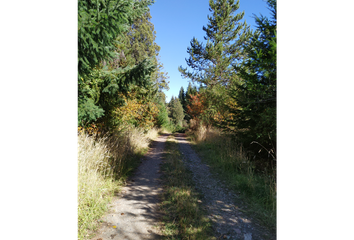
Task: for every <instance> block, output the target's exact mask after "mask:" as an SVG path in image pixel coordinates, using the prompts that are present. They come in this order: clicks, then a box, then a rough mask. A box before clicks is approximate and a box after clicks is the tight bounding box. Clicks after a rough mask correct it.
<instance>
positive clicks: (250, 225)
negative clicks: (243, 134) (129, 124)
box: [91, 134, 276, 240]
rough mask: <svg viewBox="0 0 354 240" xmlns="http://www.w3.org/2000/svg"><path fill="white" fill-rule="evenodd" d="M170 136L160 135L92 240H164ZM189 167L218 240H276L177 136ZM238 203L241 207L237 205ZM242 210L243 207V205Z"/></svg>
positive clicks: (182, 136)
mask: <svg viewBox="0 0 354 240" xmlns="http://www.w3.org/2000/svg"><path fill="white" fill-rule="evenodd" d="M167 137H168V135H162V136H160V137H159V138H158V139H157V140H156V141H155V142H154V143H153V145H152V148H151V150H150V151H149V152H148V153H147V155H146V156H145V158H144V160H143V162H142V164H141V165H140V166H139V168H138V169H137V171H136V172H135V174H134V175H133V176H132V177H131V178H130V179H129V181H128V184H127V185H126V186H125V187H124V188H123V190H122V192H121V193H120V195H119V196H118V198H117V199H116V200H114V201H113V203H112V205H111V212H110V213H109V214H107V215H106V216H105V217H104V218H103V221H104V223H103V224H102V227H101V229H100V230H99V233H98V235H97V236H96V237H95V238H92V239H91V240H111V239H113V240H123V239H124V240H125V239H126V240H128V239H129V240H142V239H161V238H163V236H162V234H161V233H160V232H159V229H158V228H157V227H156V226H157V224H158V221H159V219H160V217H161V214H160V213H159V210H158V203H159V195H160V194H161V193H162V187H161V186H162V184H161V182H160V181H161V180H160V177H161V174H160V165H161V164H162V158H163V153H164V146H165V142H166V139H167ZM175 138H176V140H177V141H178V143H179V149H180V152H181V153H182V155H183V162H184V164H185V166H186V167H187V168H188V169H189V170H190V171H191V172H192V173H193V181H194V183H195V186H196V188H197V190H198V191H199V192H201V193H202V195H203V196H204V197H203V199H202V202H203V206H204V208H205V209H206V210H207V212H208V216H207V217H208V218H209V219H210V220H211V221H212V222H213V229H214V233H215V237H216V238H217V239H242V240H252V239H256V240H272V239H276V236H275V235H274V234H271V233H270V232H269V231H268V230H267V229H266V228H264V227H262V226H261V225H260V224H258V223H257V221H256V220H253V219H252V218H251V217H249V216H246V215H245V213H243V212H241V211H240V210H239V207H240V206H241V205H240V202H239V201H238V200H237V199H238V196H237V194H236V193H234V192H233V191H231V190H229V189H227V187H225V185H224V184H223V183H222V182H221V181H219V180H218V179H217V178H215V176H213V175H212V174H211V173H210V170H209V167H208V166H207V165H206V164H205V163H203V162H202V161H201V159H200V158H199V156H198V155H197V154H196V153H195V151H194V150H193V149H192V148H191V146H190V143H189V142H188V141H187V140H186V136H185V134H177V135H176V137H175ZM236 202H238V203H237V206H236V204H235V203H236ZM241 207H242V206H241Z"/></svg>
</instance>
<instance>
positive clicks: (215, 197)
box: [176, 134, 276, 240]
mask: <svg viewBox="0 0 354 240" xmlns="http://www.w3.org/2000/svg"><path fill="white" fill-rule="evenodd" d="M176 140H177V141H178V143H179V148H180V151H181V153H182V154H183V156H184V159H183V161H184V163H185V165H186V167H187V168H188V169H189V170H190V171H191V172H192V173H193V181H194V182H195V185H196V188H197V190H198V191H200V192H201V193H202V194H203V195H204V197H203V199H202V201H203V204H204V206H205V208H206V210H207V212H208V218H209V219H211V221H212V222H213V224H214V232H215V237H217V238H218V239H220V238H221V239H242V240H252V239H256V240H266V239H267V240H268V239H276V237H275V236H272V234H271V233H269V232H268V230H267V229H265V228H263V227H261V226H260V225H259V224H257V223H256V221H254V220H252V218H250V217H249V216H246V215H245V214H244V213H242V212H241V211H239V210H238V208H239V207H240V204H237V205H238V206H235V205H234V203H235V202H236V201H237V199H238V197H237V195H236V194H235V193H234V192H232V191H230V190H229V189H227V188H226V187H225V186H224V185H223V184H222V182H220V181H218V180H217V179H216V178H214V177H213V175H212V174H211V173H210V171H209V167H208V166H207V165H206V164H204V163H202V161H201V160H200V158H199V157H198V155H197V154H196V153H195V152H194V150H193V149H192V148H191V146H190V144H189V142H188V141H187V140H186V136H185V134H178V135H177V136H176ZM238 202H239V201H238Z"/></svg>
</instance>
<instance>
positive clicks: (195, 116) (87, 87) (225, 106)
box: [77, 0, 277, 239]
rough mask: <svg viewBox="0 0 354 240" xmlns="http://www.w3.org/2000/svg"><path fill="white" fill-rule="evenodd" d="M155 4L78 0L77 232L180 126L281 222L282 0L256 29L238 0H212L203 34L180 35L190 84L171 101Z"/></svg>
mask: <svg viewBox="0 0 354 240" xmlns="http://www.w3.org/2000/svg"><path fill="white" fill-rule="evenodd" d="M241 1H242V0H241ZM152 4H154V1H152V0H140V1H136V0H98V1H91V0H79V1H78V82H77V83H78V115H77V116H78V119H77V124H78V142H79V145H78V148H79V149H78V151H79V154H78V156H79V161H78V164H79V168H78V171H79V172H78V201H79V202H78V218H79V219H78V223H79V224H78V225H79V239H85V238H86V237H87V236H88V235H87V234H88V233H89V232H90V231H93V230H95V229H96V228H97V226H96V225H97V219H99V218H100V216H102V214H103V213H104V212H106V211H107V207H106V205H107V203H109V201H111V196H113V195H114V193H115V192H117V191H119V190H118V189H119V187H117V184H118V183H119V184H122V183H123V182H124V181H125V179H126V178H127V177H128V176H129V174H130V173H131V172H132V170H133V169H135V168H136V167H137V166H138V165H139V159H140V158H141V157H142V156H143V155H144V154H145V153H146V151H147V149H148V147H149V144H150V142H151V141H152V140H153V139H155V138H156V136H158V134H162V133H169V134H170V133H172V134H173V133H176V132H178V133H185V134H186V135H187V136H188V137H189V139H190V141H191V142H193V143H194V145H195V146H194V148H195V150H196V151H197V152H198V154H200V155H201V156H202V157H203V158H205V159H206V161H207V162H209V163H210V165H211V166H213V167H214V168H215V169H216V171H219V172H220V173H222V174H223V175H224V176H225V179H226V181H227V182H229V183H230V186H231V187H232V188H235V189H237V191H241V192H243V194H244V196H245V198H246V199H250V200H251V201H252V202H255V204H254V206H253V207H254V208H253V209H256V210H255V211H256V212H257V211H258V212H261V214H259V215H263V217H260V218H261V220H263V221H264V222H267V224H268V225H270V226H271V227H273V228H274V227H275V221H276V220H275V218H276V168H277V154H276V152H277V149H276V146H277V129H276V127H277V126H276V122H277V121H276V106H277V101H276V99H277V81H276V80H277V12H276V0H267V4H268V10H269V12H270V14H271V18H268V17H265V16H262V15H254V18H255V21H256V24H257V28H256V29H255V30H251V28H250V26H249V25H248V24H247V23H246V22H245V21H244V12H241V11H240V9H239V0H237V1H235V0H209V9H210V14H209V16H208V22H207V25H206V26H201V27H203V31H204V32H205V37H204V40H205V41H204V42H203V41H200V40H197V39H196V38H192V37H193V36H191V41H190V43H181V44H185V45H186V51H187V53H188V55H189V58H188V59H186V61H185V62H183V61H181V63H180V66H176V68H178V70H179V72H180V74H181V76H183V78H186V79H188V80H189V85H188V88H187V89H184V88H183V87H181V88H180V91H179V94H178V96H175V97H172V98H171V100H170V101H169V102H166V95H165V93H164V91H168V90H169V83H170V81H173V80H170V79H169V76H168V74H167V72H165V71H164V66H163V62H161V60H160V57H159V51H160V46H159V45H158V44H157V43H156V42H155V39H156V31H155V30H154V25H153V24H152V23H151V15H150V9H149V6H151V5H152ZM188 44H189V45H188ZM211 151H212V153H211ZM119 184H118V185H119ZM259 209H261V210H259Z"/></svg>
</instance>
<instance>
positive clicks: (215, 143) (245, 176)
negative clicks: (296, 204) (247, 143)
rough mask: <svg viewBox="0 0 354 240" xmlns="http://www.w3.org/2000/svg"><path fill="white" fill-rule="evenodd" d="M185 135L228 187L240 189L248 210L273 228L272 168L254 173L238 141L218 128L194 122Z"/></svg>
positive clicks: (273, 184) (273, 190) (274, 195)
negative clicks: (191, 128) (270, 170)
mask: <svg viewBox="0 0 354 240" xmlns="http://www.w3.org/2000/svg"><path fill="white" fill-rule="evenodd" d="M195 125H197V124H195ZM189 135H190V136H191V138H192V141H193V143H194V144H195V146H194V148H195V150H196V151H197V152H198V153H199V154H200V155H201V157H202V159H204V160H206V161H207V162H208V163H209V164H210V165H211V166H212V167H213V169H214V170H215V171H217V172H219V173H220V176H222V177H223V178H224V179H225V180H226V182H227V183H228V185H229V187H230V188H233V189H234V190H235V191H237V192H240V193H241V194H242V195H243V197H244V198H245V199H247V202H249V203H250V204H249V208H250V212H253V213H254V215H256V216H257V217H259V218H260V220H262V221H263V222H264V223H266V224H267V225H269V226H270V227H271V228H275V225H276V180H275V176H276V172H275V170H274V171H272V172H264V173H263V174H256V173H255V171H254V169H255V166H254V163H253V162H252V161H250V160H249V159H248V158H247V157H246V153H245V150H244V149H243V147H242V145H241V144H239V143H237V142H236V141H235V140H233V139H232V137H231V136H228V135H227V134H224V133H222V132H221V131H220V130H218V129H215V128H212V129H206V128H205V127H204V128H203V127H202V126H200V125H197V127H195V128H194V131H191V132H189Z"/></svg>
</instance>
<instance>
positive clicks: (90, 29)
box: [78, 0, 170, 132]
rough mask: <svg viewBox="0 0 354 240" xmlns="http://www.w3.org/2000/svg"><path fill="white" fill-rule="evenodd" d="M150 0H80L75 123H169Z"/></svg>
mask: <svg viewBox="0 0 354 240" xmlns="http://www.w3.org/2000/svg"><path fill="white" fill-rule="evenodd" d="M152 3H153V1H150V0H142V1H135V0H126V1H122V0H113V1H108V0H99V1H90V0H80V1H79V2H78V25H79V26H78V126H79V129H86V130H88V129H90V130H93V131H96V132H100V131H104V132H112V131H115V130H117V129H118V130H119V129H122V128H124V127H125V126H128V125H129V126H134V127H139V128H143V129H145V130H148V129H151V127H153V126H169V124H170V120H169V119H168V113H167V106H166V103H165V95H164V93H163V90H168V89H169V86H168V83H169V81H168V76H167V73H166V72H163V65H162V63H160V62H159V57H158V55H159V51H160V47H159V46H158V45H157V44H156V43H155V38H156V36H155V35H156V32H155V30H154V25H153V24H152V23H151V22H150V20H151V15H150V10H149V5H151V4H152Z"/></svg>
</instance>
